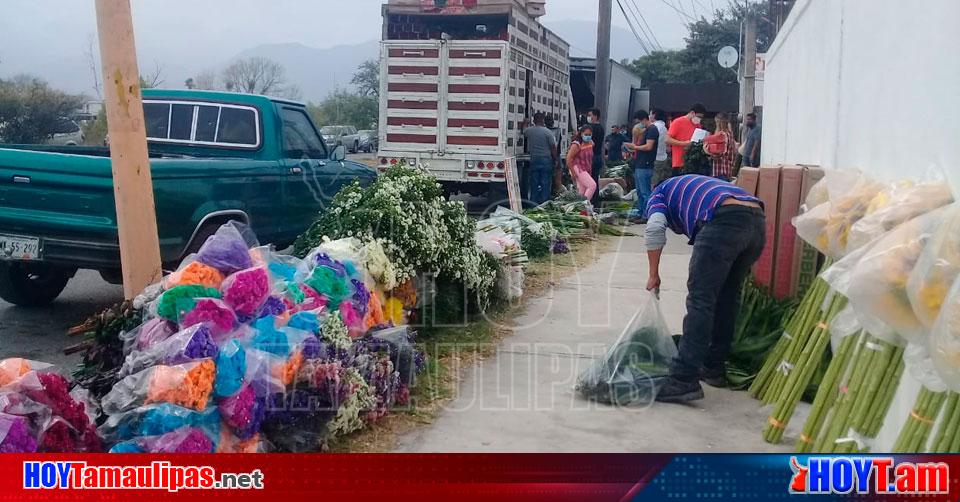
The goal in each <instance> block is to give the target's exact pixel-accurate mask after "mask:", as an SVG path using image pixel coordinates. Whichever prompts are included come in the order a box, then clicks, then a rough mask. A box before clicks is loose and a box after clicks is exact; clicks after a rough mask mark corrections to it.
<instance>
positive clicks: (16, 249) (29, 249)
mask: <svg viewBox="0 0 960 502" xmlns="http://www.w3.org/2000/svg"><path fill="white" fill-rule="evenodd" d="M0 259H3V260H39V259H40V239H38V238H36V237H19V236H16V235H3V234H0Z"/></svg>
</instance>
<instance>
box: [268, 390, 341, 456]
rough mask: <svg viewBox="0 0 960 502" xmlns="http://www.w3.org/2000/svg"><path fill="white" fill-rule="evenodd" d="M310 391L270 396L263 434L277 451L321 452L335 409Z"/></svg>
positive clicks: (287, 391)
mask: <svg viewBox="0 0 960 502" xmlns="http://www.w3.org/2000/svg"><path fill="white" fill-rule="evenodd" d="M323 397H324V396H322V395H321V394H319V393H318V391H317V390H316V389H313V388H300V387H294V388H291V389H288V390H286V391H284V392H279V393H276V394H273V395H272V396H271V397H270V399H269V400H268V401H267V404H266V415H265V417H264V420H263V426H262V430H263V434H264V435H265V436H266V437H268V438H269V439H270V442H271V443H272V444H273V445H274V446H275V447H276V448H277V449H278V450H279V451H284V452H291V453H302V452H307V451H316V450H318V449H323V448H324V446H325V443H326V440H327V439H328V438H329V437H330V433H329V429H328V425H329V424H330V422H331V421H332V420H333V419H334V418H335V417H336V415H337V408H335V407H332V406H330V405H329V404H327V403H325V402H323V400H322V399H323Z"/></svg>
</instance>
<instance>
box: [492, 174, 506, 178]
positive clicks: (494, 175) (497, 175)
mask: <svg viewBox="0 0 960 502" xmlns="http://www.w3.org/2000/svg"><path fill="white" fill-rule="evenodd" d="M493 177H494V178H505V177H506V175H505V174H503V173H493Z"/></svg>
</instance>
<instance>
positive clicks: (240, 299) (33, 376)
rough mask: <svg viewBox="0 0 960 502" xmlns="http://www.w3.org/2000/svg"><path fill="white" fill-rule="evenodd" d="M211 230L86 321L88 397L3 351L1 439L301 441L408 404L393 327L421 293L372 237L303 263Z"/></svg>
mask: <svg viewBox="0 0 960 502" xmlns="http://www.w3.org/2000/svg"><path fill="white" fill-rule="evenodd" d="M221 230H222V231H220V232H217V234H216V235H214V236H212V237H211V238H210V240H208V242H207V243H205V244H204V247H202V248H201V251H202V252H201V253H199V254H198V256H196V257H191V258H190V260H191V261H190V262H189V263H186V264H185V265H184V266H182V267H180V268H179V269H178V272H176V273H175V274H174V275H171V276H169V277H168V278H166V279H165V280H163V281H162V282H161V283H160V284H159V285H157V286H155V287H154V286H152V287H151V288H149V289H148V291H147V292H145V294H144V295H142V296H141V297H140V298H139V299H138V302H139V304H140V305H141V306H142V308H141V309H135V310H133V311H131V310H130V308H129V306H127V307H124V309H125V310H124V309H120V310H114V311H108V313H107V314H104V315H101V316H100V318H99V319H98V320H95V322H91V323H88V324H86V325H85V326H84V329H85V330H89V331H92V332H94V333H101V332H103V333H104V334H96V335H95V336H99V337H103V336H107V337H109V338H111V340H109V341H107V342H106V343H107V344H108V345H109V346H110V354H111V356H110V359H109V360H101V361H100V362H99V364H98V365H97V368H98V369H99V370H101V371H104V372H107V373H111V374H112V375H115V376H114V377H113V380H112V381H111V382H110V384H109V387H108V388H107V389H106V390H107V391H108V392H106V391H105V392H104V393H103V394H101V395H99V396H95V397H101V396H102V397H101V399H100V402H99V406H94V405H92V404H90V403H87V402H86V401H85V400H84V399H80V397H75V396H74V395H72V394H71V393H69V392H67V390H68V385H69V382H68V381H67V380H66V379H64V378H63V377H62V376H60V375H58V374H56V373H52V372H51V371H49V365H45V364H42V363H37V362H34V361H28V360H24V359H8V360H4V361H0V451H18V452H19V451H26V452H30V451H58V452H59V451H62V452H70V451H78V452H82V451H104V450H109V451H112V452H151V453H157V452H163V453H185V452H191V453H198V452H213V451H224V452H232V451H247V452H249V451H265V450H269V449H271V448H272V449H276V450H281V451H312V450H317V449H322V448H323V447H324V445H325V444H327V443H328V442H329V441H330V440H331V439H332V438H333V437H336V436H337V435H343V434H349V433H351V432H353V431H356V430H358V429H360V428H363V427H365V426H366V425H368V424H370V423H372V422H374V421H376V420H378V419H379V418H381V417H382V416H383V415H384V414H385V413H387V412H388V411H389V409H390V408H391V407H392V406H393V405H394V404H395V403H398V402H404V401H405V399H406V396H408V395H409V386H411V385H413V375H415V374H416V373H417V372H418V371H420V370H422V369H423V367H424V364H423V354H422V353H421V352H419V351H418V350H417V349H416V348H415V347H414V346H413V345H412V341H413V337H414V335H415V333H414V332H412V331H410V330H409V329H408V327H406V326H404V325H402V323H403V322H404V320H405V318H406V316H407V313H408V312H409V310H410V309H412V308H414V307H415V306H416V304H417V294H416V288H414V287H413V284H414V283H413V281H411V280H409V279H405V280H403V281H400V280H399V279H398V278H397V276H396V275H395V271H396V270H397V269H396V267H395V266H394V264H393V262H392V260H390V259H389V258H388V257H387V254H386V253H385V252H384V251H383V247H382V245H381V244H380V243H379V242H377V241H371V242H374V243H373V244H370V243H369V242H367V243H365V242H364V241H362V240H358V239H344V240H338V241H326V242H324V243H323V245H322V246H320V247H318V249H316V250H315V251H313V252H311V253H310V258H309V259H308V260H300V259H298V258H295V257H292V256H285V255H280V254H278V253H276V252H274V251H273V250H272V249H269V248H265V247H255V248H253V249H250V248H249V247H248V246H251V245H254V244H255V239H251V236H250V234H249V233H248V232H247V231H245V230H243V229H241V228H237V227H235V226H233V225H231V226H230V227H229V228H227V229H221ZM471 237H472V234H471ZM241 247H243V249H244V252H245V253H246V257H244V256H243V255H242V253H241V252H240V248H241ZM198 263H199V264H201V265H202V266H201V265H196V264H198ZM212 270H215V271H216V273H214V272H213V271H212ZM188 271H189V272H188ZM217 274H220V276H222V277H223V279H219V278H220V276H218V275H217ZM387 276H390V277H387ZM218 280H219V284H217V281H218ZM217 286H218V287H219V289H218V288H217ZM297 293H299V294H297ZM130 312H136V315H135V316H131V315H128V313H130ZM108 327H109V329H107V328H108ZM385 329H386V331H384V330H385ZM90 340H95V338H91V339H90ZM90 350H91V352H95V351H96V350H97V347H96V344H94V346H93V348H92V349H90ZM80 395H81V394H76V396H80ZM98 411H99V412H100V413H102V414H101V415H100V416H99V417H97V416H96V414H97V412H98ZM95 419H96V420H95ZM95 423H100V424H101V426H100V427H99V429H98V428H96V427H95V425H94V424H95Z"/></svg>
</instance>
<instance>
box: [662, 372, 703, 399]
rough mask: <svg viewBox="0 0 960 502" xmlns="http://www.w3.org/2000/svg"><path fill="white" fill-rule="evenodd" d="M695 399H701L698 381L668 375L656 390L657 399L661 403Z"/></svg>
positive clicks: (701, 394)
mask: <svg viewBox="0 0 960 502" xmlns="http://www.w3.org/2000/svg"><path fill="white" fill-rule="evenodd" d="M697 399H703V387H700V382H685V381H683V380H677V379H676V378H673V377H668V378H667V379H666V380H664V381H663V384H662V385H661V387H660V389H659V390H658V391H657V401H660V402H661V403H685V402H687V401H695V400H697Z"/></svg>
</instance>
